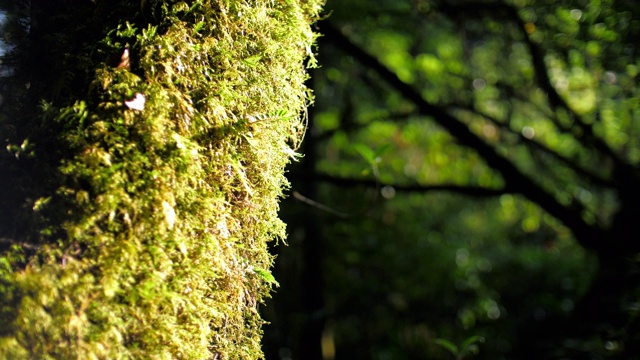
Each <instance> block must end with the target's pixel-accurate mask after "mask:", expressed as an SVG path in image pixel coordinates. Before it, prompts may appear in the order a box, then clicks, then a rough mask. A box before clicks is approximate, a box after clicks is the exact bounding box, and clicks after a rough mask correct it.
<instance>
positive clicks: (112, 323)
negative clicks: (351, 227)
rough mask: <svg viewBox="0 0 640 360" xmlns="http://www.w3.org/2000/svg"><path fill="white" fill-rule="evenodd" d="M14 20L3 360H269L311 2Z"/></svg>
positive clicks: (106, 10)
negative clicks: (22, 24) (265, 305)
mask: <svg viewBox="0 0 640 360" xmlns="http://www.w3.org/2000/svg"><path fill="white" fill-rule="evenodd" d="M71 3H72V4H71ZM70 5H73V6H70ZM23 9H27V11H25V14H27V16H28V17H27V19H28V20H29V21H31V27H30V29H28V30H27V31H25V37H24V39H23V41H22V42H21V43H19V44H18V46H17V47H16V49H15V51H14V52H13V53H12V55H11V57H10V58H9V60H13V61H14V62H13V64H14V69H15V71H14V74H13V76H12V78H11V81H13V82H14V86H13V91H12V93H11V99H10V101H7V104H5V105H4V106H5V110H6V111H5V112H4V115H3V117H2V118H1V119H0V121H1V123H0V125H2V129H3V131H4V132H5V134H3V135H5V136H4V138H3V141H6V142H7V144H6V146H7V149H9V150H10V151H9V152H8V153H4V154H3V155H2V158H1V159H0V161H1V163H0V165H1V166H2V168H3V171H4V172H5V174H8V175H10V176H5V178H4V179H3V180H2V182H3V183H2V185H3V187H4V189H3V190H1V191H3V200H6V201H5V202H4V205H3V207H4V209H3V215H4V216H5V219H6V220H7V221H5V223H4V225H2V228H1V229H0V231H1V232H2V234H0V235H2V239H3V246H4V250H3V252H2V255H1V257H0V323H2V326H0V358H11V359H21V358H24V359H27V358H29V359H31V358H34V359H35V358H38V359H47V358H64V359H70V358H78V359H121V358H122V359H126V358H145V359H150V358H157V359H183V358H184V359H240V358H242V359H245V358H247V359H252V358H260V357H262V353H261V350H260V338H261V325H262V320H261V318H260V316H259V314H258V312H257V306H258V304H260V303H261V302H262V301H263V299H264V298H265V297H266V296H268V295H269V292H270V290H271V288H272V287H273V286H274V284H276V282H275V280H274V279H273V277H272V276H271V274H270V268H271V265H272V262H273V258H272V257H271V256H270V255H269V253H268V251H267V243H268V242H269V241H272V240H274V239H276V238H284V236H285V226H284V224H283V223H282V222H281V221H280V220H279V218H278V216H277V211H278V200H279V198H280V197H281V196H282V191H283V189H284V188H286V186H287V185H288V183H287V181H286V178H285V176H284V167H285V166H286V164H287V163H288V162H289V161H290V160H291V159H292V158H293V157H295V152H294V150H295V148H296V146H297V144H298V142H299V141H301V136H302V133H303V131H304V128H305V126H304V121H303V120H304V116H302V115H301V114H303V113H304V108H305V107H306V106H307V105H308V102H309V96H308V92H307V89H306V88H305V86H304V81H305V78H306V72H305V65H307V64H306V63H305V62H306V61H308V59H310V58H312V56H311V55H312V54H311V53H310V51H311V50H310V48H311V46H312V43H313V41H314V34H313V32H312V30H311V27H310V25H311V23H312V21H313V20H314V19H315V18H316V16H317V14H318V12H319V10H320V1H316V0H307V1H302V0H272V1H236V0H195V1H159V0H143V1H141V2H139V3H138V2H136V1H114V0H103V1H100V0H98V1H95V2H92V1H88V0H87V1H86V2H82V4H79V1H64V0H56V1H32V2H31V4H30V5H29V4H28V3H25V7H24V8H23ZM34 56H35V57H37V60H38V61H40V62H42V61H43V60H44V62H42V63H43V64H46V65H45V67H44V68H40V67H34V66H37V64H35V65H34V63H33V61H34ZM25 84H28V86H24V85H25ZM21 86H24V87H21ZM17 89H21V90H17ZM7 243H9V244H10V245H7Z"/></svg>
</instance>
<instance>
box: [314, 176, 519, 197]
mask: <svg viewBox="0 0 640 360" xmlns="http://www.w3.org/2000/svg"><path fill="white" fill-rule="evenodd" d="M313 178H314V179H315V180H317V181H321V182H325V183H329V184H332V185H336V186H339V187H344V188H351V187H356V186H365V187H369V188H375V187H379V186H382V187H385V186H391V187H393V189H394V190H396V191H402V192H418V193H427V192H434V191H447V192H452V193H456V194H462V195H468V196H473V197H493V196H500V195H504V194H508V193H509V191H507V190H506V189H495V188H487V187H481V186H468V185H455V184H435V185H422V184H392V183H384V182H383V183H378V182H377V181H376V180H374V179H357V178H344V177H339V176H332V175H327V174H316V175H315V176H314V177H313Z"/></svg>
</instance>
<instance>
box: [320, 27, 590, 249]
mask: <svg viewBox="0 0 640 360" xmlns="http://www.w3.org/2000/svg"><path fill="white" fill-rule="evenodd" d="M319 27H320V29H321V31H322V32H323V33H324V35H325V37H326V39H327V40H328V41H330V42H331V43H332V44H334V45H335V46H337V47H339V48H340V49H342V50H343V51H345V52H346V53H347V54H349V55H351V56H352V57H353V58H354V59H356V60H357V61H358V62H360V63H361V64H363V65H364V66H367V67H369V68H370V69H372V70H373V71H375V72H376V73H378V75H379V76H380V77H381V78H382V79H383V80H384V81H385V82H386V83H387V84H389V85H390V86H391V87H392V88H393V89H395V90H396V91H398V92H399V93H401V94H402V95H403V96H404V97H405V98H406V99H407V100H409V101H411V102H413V103H414V104H415V105H416V107H417V110H418V112H419V113H420V114H421V115H423V116H428V117H431V118H432V119H433V120H434V121H435V122H436V123H437V124H438V125H440V126H441V127H443V128H444V129H445V130H447V131H448V132H449V133H450V134H451V135H452V136H453V137H455V138H456V139H457V140H458V141H459V142H460V143H461V144H462V145H464V146H467V147H469V148H472V149H474V150H475V151H476V152H477V153H478V155H480V156H481V157H482V158H483V159H484V160H485V161H486V162H487V164H488V165H489V166H490V167H491V168H493V169H495V170H496V171H498V172H499V173H500V174H501V175H502V177H503V179H504V180H505V184H506V187H505V190H506V191H508V192H514V193H519V194H522V195H523V196H525V197H526V198H528V199H529V200H531V201H532V202H534V203H536V204H538V205H539V206H540V207H542V208H543V209H545V210H546V211H547V212H549V213H550V214H551V215H553V216H555V217H556V218H558V219H559V220H560V221H562V222H563V223H564V224H565V225H566V226H567V227H568V228H570V229H571V230H572V231H573V233H574V235H575V236H576V238H577V240H578V241H579V242H580V243H581V245H583V246H585V247H586V248H591V249H594V248H598V247H599V246H601V245H600V243H599V241H598V240H599V239H600V236H601V229H600V228H598V227H596V226H595V225H590V224H588V223H586V222H585V221H584V219H582V217H581V215H580V214H579V213H578V212H575V211H572V210H571V209H568V208H566V207H565V206H564V205H562V204H560V203H559V202H558V201H557V200H556V199H555V197H554V196H553V195H552V194H550V193H549V192H548V191H547V190H545V189H543V188H542V187H541V186H540V185H538V184H537V183H535V182H534V181H532V180H531V179H530V178H529V177H528V176H527V175H525V174H523V173H522V172H521V171H520V169H518V168H517V167H516V166H515V165H514V164H512V163H511V162H510V161H509V160H508V159H507V158H505V157H503V156H502V155H500V154H498V153H497V152H496V150H495V149H494V148H493V147H492V146H490V145H489V144H487V143H486V142H484V141H483V140H482V139H481V138H480V137H478V136H477V135H475V134H473V133H472V132H471V131H470V130H469V128H468V127H467V126H466V124H464V123H463V122H461V121H460V120H458V119H457V118H455V117H453V116H452V115H450V114H449V113H447V112H446V111H445V110H444V109H442V108H441V107H438V106H436V105H433V104H432V103H430V102H428V101H426V100H425V99H424V98H423V97H422V96H421V95H420V93H419V92H418V91H416V90H415V89H414V88H413V87H412V86H411V85H410V84H407V83H405V82H404V81H402V80H400V78H398V76H397V75H396V74H395V73H394V72H392V71H391V70H389V69H388V68H387V67H386V66H384V65H383V64H382V63H381V62H380V61H379V60H378V59H377V58H375V57H373V56H372V55H370V54H369V53H367V52H366V51H364V50H363V49H362V48H360V47H359V46H358V45H356V44H355V43H353V42H352V41H351V40H350V39H349V38H347V37H346V36H345V35H344V34H342V32H340V31H339V30H338V29H336V28H335V27H333V26H331V25H330V24H329V23H328V22H326V21H324V22H320V23H319Z"/></svg>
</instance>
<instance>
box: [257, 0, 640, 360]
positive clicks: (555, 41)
mask: <svg viewBox="0 0 640 360" xmlns="http://www.w3.org/2000/svg"><path fill="white" fill-rule="evenodd" d="M327 5H328V6H327V9H328V10H330V11H331V16H330V18H329V20H328V21H323V22H321V24H320V29H321V32H322V33H323V34H324V36H323V37H322V42H321V45H320V49H321V51H320V63H321V65H322V67H321V68H320V69H319V70H317V71H316V72H315V73H314V76H313V78H314V84H315V85H314V89H315V91H316V94H317V101H316V106H315V109H314V111H315V114H314V117H313V119H312V128H311V131H310V137H311V138H312V139H313V140H312V144H313V146H314V150H313V152H312V153H311V154H315V155H317V157H311V158H305V160H304V161H308V162H310V163H311V164H307V165H305V166H306V168H305V171H301V172H300V173H295V172H294V173H293V177H292V178H293V179H294V180H295V179H296V178H297V177H299V179H300V181H301V182H302V183H304V184H305V185H304V187H303V186H302V185H298V186H296V185H295V184H296V183H295V182H294V190H297V189H299V191H300V192H301V193H302V195H305V194H304V192H305V191H308V190H307V189H308V188H309V187H310V186H311V185H309V184H310V183H312V184H315V185H314V186H316V190H315V192H310V193H311V194H312V195H311V196H308V197H309V198H312V199H313V200H315V201H316V202H317V203H319V204H321V205H317V204H316V205H315V209H311V208H310V209H309V210H308V211H314V212H315V214H316V216H317V217H318V219H323V220H324V222H323V223H320V225H319V224H318V223H317V222H316V224H315V226H316V227H318V228H320V229H321V230H322V232H321V234H322V236H321V237H317V236H318V232H315V231H314V233H313V236H314V239H316V238H317V240H319V241H322V242H323V244H322V245H318V244H315V241H317V240H312V241H309V238H308V236H310V232H309V231H308V230H307V231H306V232H305V230H304V229H301V230H300V231H299V232H295V231H293V230H292V245H293V246H292V247H291V248H289V249H281V250H280V251H281V254H280V258H279V260H280V262H279V263H278V266H279V267H282V268H283V272H286V274H291V273H295V272H294V271H292V269H297V268H298V267H296V261H295V259H298V258H296V257H295V256H300V257H299V259H306V257H304V256H302V255H296V250H297V249H298V248H297V247H296V246H299V247H300V248H299V249H300V250H299V251H300V254H307V253H309V251H308V250H305V249H308V248H309V247H316V248H318V247H319V248H322V249H324V251H323V252H320V253H318V252H316V254H318V256H323V257H322V258H321V259H316V260H315V262H316V263H318V264H320V266H318V267H308V266H307V267H304V266H301V267H300V268H301V269H303V270H305V271H311V272H316V273H317V274H319V275H316V276H315V278H316V279H322V281H321V282H318V283H317V289H316V291H317V292H319V293H320V294H322V299H323V304H322V306H321V308H318V306H316V307H315V308H314V309H310V308H304V306H301V307H300V308H299V313H296V314H294V315H289V316H290V317H289V319H290V321H291V322H290V323H286V324H287V325H281V326H279V327H278V321H284V320H283V319H287V318H286V317H280V316H278V317H276V318H275V319H274V320H273V321H272V322H273V324H274V326H273V327H274V329H275V330H274V331H280V332H282V333H278V336H280V337H279V338H278V339H279V341H280V344H285V345H286V346H289V347H290V351H291V352H292V353H293V354H294V356H295V355H296V354H305V353H304V352H305V351H306V350H305V347H304V345H296V344H298V343H300V344H304V343H305V342H307V341H310V340H309V339H304V340H303V341H301V342H299V341H296V336H295V334H296V331H295V330H290V331H287V330H283V328H286V327H287V326H289V325H288V324H291V323H293V324H295V321H302V320H300V319H306V320H305V321H303V322H306V323H309V322H312V321H315V322H316V325H317V326H319V327H321V328H318V329H317V330H316V332H315V333H316V334H324V335H323V336H322V339H324V341H323V343H324V344H325V346H324V357H325V358H331V357H332V356H333V355H331V354H333V352H334V351H335V356H336V357H337V358H385V356H386V357H387V358H437V357H438V356H441V357H442V358H447V357H446V356H450V355H448V354H446V351H445V350H446V349H443V348H442V346H440V345H438V344H437V342H436V340H437V339H438V338H445V339H449V340H451V341H452V342H453V343H454V344H461V343H462V342H463V341H464V340H465V339H467V338H469V337H470V336H472V335H482V336H483V337H484V338H485V339H486V342H485V343H484V344H481V345H480V348H481V349H482V351H481V352H480V356H484V357H485V358H489V359H496V358H523V357H525V358H526V357H532V358H553V357H562V356H564V357H569V358H576V357H587V358H603V357H612V358H615V357H617V358H629V357H633V356H635V355H637V354H638V348H637V344H638V343H639V342H638V336H639V331H638V308H639V307H638V304H639V303H640V302H639V301H638V300H639V299H640V298H639V295H640V294H639V293H638V287H637V284H638V280H639V279H638V275H639V274H640V272H639V271H638V270H639V269H638V259H639V258H638V242H637V241H636V240H635V237H634V235H633V234H634V228H635V225H634V222H635V219H636V215H635V214H637V213H638V210H639V209H638V206H639V205H638V204H640V202H639V201H638V198H637V196H638V195H637V194H638V192H637V191H636V185H637V184H638V183H639V182H638V180H639V178H638V176H639V173H638V160H639V159H638V150H639V149H640V148H639V143H638V136H637V133H638V131H639V130H640V128H639V126H640V123H639V122H638V119H637V117H638V113H637V110H636V107H637V106H636V105H637V102H638V93H637V87H636V85H635V82H636V78H637V75H638V65H639V64H638V57H637V46H636V43H637V40H638V35H639V31H640V21H638V19H637V18H636V17H635V16H634V14H636V13H637V12H638V10H640V9H638V8H637V5H636V4H635V3H634V2H631V1H626V2H625V1H622V2H615V3H613V2H600V1H597V2H596V1H570V2H563V3H562V4H557V3H556V2H551V1H549V2H547V1H535V2H533V1H513V2H512V1H486V2H480V1H456V2H452V1H400V2H398V1H393V2H392V1H375V2H371V1H356V0H354V1H340V2H329V3H328V4H327ZM342 189H345V190H342ZM367 189H369V190H367ZM371 189H374V190H375V191H374V192H373V195H372V193H370V192H368V191H370V190H371ZM375 194H378V195H375ZM376 196H378V197H379V198H377V197H376ZM385 200H388V201H385ZM305 201H307V202H308V200H305ZM382 201H384V203H382ZM327 205H328V206H330V207H332V209H333V210H339V212H340V214H335V211H333V210H329V212H334V214H330V213H329V212H327V211H324V212H323V211H322V210H320V209H318V207H323V206H327ZM372 205H377V206H375V207H373V209H370V210H369V211H367V212H365V214H366V215H365V216H358V214H362V211H361V210H362V208H372ZM292 206H293V205H292ZM296 206H298V205H296ZM325 210H326V209H325ZM342 215H347V216H342ZM341 216H342V218H341ZM317 221H319V220H317ZM300 223H302V222H300ZM296 241H298V242H297V243H296ZM287 256H291V258H292V259H294V260H289V261H287V260H284V259H283V258H285V257H287ZM305 264H307V265H308V264H309V261H308V260H306V262H305ZM320 275H322V277H321V276H320ZM305 276H306V278H313V276H309V275H303V276H302V278H305ZM277 277H278V278H280V279H281V280H282V282H281V283H282V284H283V288H282V289H281V290H280V294H282V293H286V294H287V295H286V296H287V300H286V301H287V308H288V309H291V308H295V306H294V305H291V304H290V303H289V301H293V300H295V299H289V296H290V294H289V293H288V292H287V290H286V289H287V284H286V282H287V275H284V276H283V275H277ZM295 280H296V279H295V278H293V277H292V278H291V279H290V280H288V281H291V282H292V283H295ZM305 286H308V284H306V285H305ZM280 294H278V297H276V306H277V301H281V300H280V299H281V297H280ZM282 301H284V300H282ZM306 305H308V304H306ZM306 305H305V306H306ZM311 310H313V311H311ZM317 318H321V319H323V321H317V320H314V319H317ZM269 336H271V335H269ZM274 336H275V335H274ZM267 339H269V337H267ZM274 341H276V340H274ZM315 342H316V344H318V343H321V339H318V338H316V339H315ZM281 346H282V345H281ZM284 353H287V351H284ZM297 356H303V355H297ZM321 356H322V354H321V353H320V352H319V351H317V352H315V353H314V354H313V355H312V356H311V357H308V356H307V354H305V355H304V356H303V357H304V358H320V357H321Z"/></svg>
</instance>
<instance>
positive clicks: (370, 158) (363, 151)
mask: <svg viewBox="0 0 640 360" xmlns="http://www.w3.org/2000/svg"><path fill="white" fill-rule="evenodd" d="M353 148H354V149H355V150H356V151H357V152H358V153H359V154H360V156H362V158H363V159H364V160H365V161H366V162H368V163H369V164H370V165H373V164H375V163H376V153H375V152H374V151H373V150H371V148H370V147H368V146H367V145H365V144H362V143H358V144H355V145H353Z"/></svg>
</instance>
